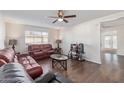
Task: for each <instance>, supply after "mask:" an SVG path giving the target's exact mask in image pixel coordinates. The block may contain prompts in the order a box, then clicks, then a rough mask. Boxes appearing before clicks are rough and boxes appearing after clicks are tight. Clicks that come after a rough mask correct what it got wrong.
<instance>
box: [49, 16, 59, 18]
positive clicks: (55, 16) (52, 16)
mask: <svg viewBox="0 0 124 93" xmlns="http://www.w3.org/2000/svg"><path fill="white" fill-rule="evenodd" d="M48 17H49V18H58V17H57V16H48Z"/></svg>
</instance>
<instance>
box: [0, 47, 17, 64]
mask: <svg viewBox="0 0 124 93" xmlns="http://www.w3.org/2000/svg"><path fill="white" fill-rule="evenodd" d="M14 56H15V53H14V51H13V49H11V48H6V49H3V50H0V59H3V60H4V61H6V62H7V63H9V62H11V61H13V59H14Z"/></svg>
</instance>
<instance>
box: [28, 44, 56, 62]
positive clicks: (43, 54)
mask: <svg viewBox="0 0 124 93" xmlns="http://www.w3.org/2000/svg"><path fill="white" fill-rule="evenodd" d="M28 51H29V54H30V56H32V57H33V58H34V59H35V60H40V59H43V58H48V57H50V55H51V54H53V53H54V49H53V48H52V45H51V44H33V45H29V46H28Z"/></svg>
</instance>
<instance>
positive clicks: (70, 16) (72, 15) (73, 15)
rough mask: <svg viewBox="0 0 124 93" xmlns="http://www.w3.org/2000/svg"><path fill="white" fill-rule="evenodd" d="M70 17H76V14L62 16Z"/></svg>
mask: <svg viewBox="0 0 124 93" xmlns="http://www.w3.org/2000/svg"><path fill="white" fill-rule="evenodd" d="M72 17H76V15H68V16H64V18H72Z"/></svg>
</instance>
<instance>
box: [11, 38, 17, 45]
mask: <svg viewBox="0 0 124 93" xmlns="http://www.w3.org/2000/svg"><path fill="white" fill-rule="evenodd" d="M9 45H17V40H15V39H10V40H9Z"/></svg>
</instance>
